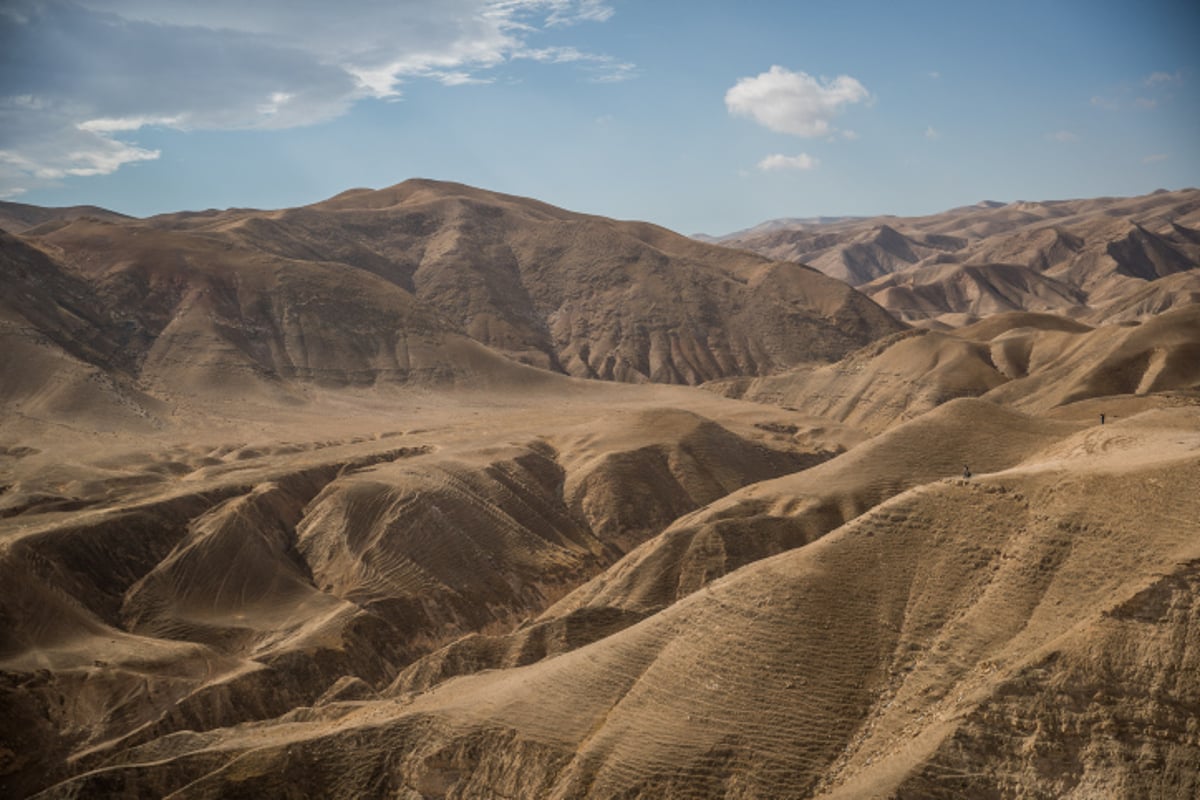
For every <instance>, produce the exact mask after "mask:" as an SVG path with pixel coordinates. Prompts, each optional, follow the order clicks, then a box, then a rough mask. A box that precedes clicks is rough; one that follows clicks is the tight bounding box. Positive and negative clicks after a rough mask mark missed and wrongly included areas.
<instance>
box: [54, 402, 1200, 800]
mask: <svg viewBox="0 0 1200 800" xmlns="http://www.w3.org/2000/svg"><path fill="white" fill-rule="evenodd" d="M1198 423H1200V417H1197V411H1196V409H1195V408H1189V409H1181V410H1175V411H1157V412H1148V413H1147V414H1144V415H1140V416H1137V417H1134V418H1131V419H1128V420H1125V421H1122V422H1120V423H1117V424H1112V425H1109V426H1105V428H1103V429H1100V428H1099V427H1097V428H1092V429H1088V430H1084V431H1080V432H1079V433H1076V434H1074V435H1073V436H1070V437H1068V438H1067V439H1066V440H1064V441H1062V442H1060V443H1058V444H1056V445H1051V446H1050V447H1048V448H1046V449H1045V450H1043V451H1042V452H1040V453H1036V454H1034V455H1031V456H1030V457H1029V458H1027V459H1025V460H1024V461H1023V462H1022V463H1021V464H1018V465H1017V466H1015V467H1012V468H1009V469H1007V470H1004V471H1001V472H999V473H992V474H987V475H977V476H976V477H975V478H973V479H972V480H971V481H970V482H963V481H960V480H953V479H951V480H940V481H935V482H933V483H929V484H924V485H922V486H919V487H916V488H914V489H912V490H909V491H907V492H904V493H901V494H899V495H897V496H896V497H894V498H893V499H892V500H891V501H888V502H886V503H883V504H881V505H879V506H878V507H876V508H875V509H873V510H872V511H870V512H868V513H867V514H864V515H862V516H860V517H858V518H857V519H855V520H854V521H852V522H851V523H849V524H847V525H844V526H842V527H841V528H839V529H838V530H836V531H834V532H833V533H831V534H829V535H827V536H825V537H824V538H822V539H820V540H818V541H817V542H815V543H813V544H810V545H808V546H805V547H801V548H798V549H794V550H790V551H788V552H786V553H783V554H781V555H778V556H776V557H774V558H770V559H766V560H762V561H757V562H755V563H753V564H751V565H749V566H747V567H745V568H743V569H741V570H738V571H736V572H734V573H733V574H731V575H730V576H728V577H726V578H724V579H721V580H718V581H716V582H715V583H713V584H711V585H710V586H708V587H707V588H706V589H704V590H703V591H699V592H696V593H693V594H691V595H690V596H688V597H687V598H685V599H683V600H681V601H679V602H677V603H675V604H674V605H672V606H670V607H669V608H667V609H666V610H664V611H662V612H660V613H659V614H656V615H654V616H652V617H650V618H648V619H646V620H645V621H643V622H642V623H640V624H638V625H635V626H633V627H630V628H627V629H625V630H623V631H622V632H620V633H617V634H615V635H612V636H609V637H607V638H605V639H603V640H601V641H599V642H596V643H594V644H591V645H588V646H586V647H583V648H580V649H577V650H572V651H570V652H567V653H565V654H563V655H560V656H558V657H555V658H549V659H546V660H543V661H540V662H538V663H537V664H534V665H531V666H527V667H522V668H517V669H512V670H501V671H492V672H486V673H483V674H480V675H476V676H471V677H465V678H459V679H456V680H452V681H449V682H447V683H445V684H443V685H441V686H439V687H437V688H435V689H434V690H432V691H430V692H427V693H425V694H422V695H419V696H416V697H405V696H400V697H395V698H385V699H380V700H371V701H366V702H355V703H341V704H336V703H335V704H332V705H326V706H322V707H317V708H314V709H311V710H303V711H301V712H299V713H297V714H294V715H292V716H291V717H290V718H289V719H288V720H287V721H284V720H280V721H277V722H274V723H271V724H268V725H247V726H241V727H239V728H233V729H227V730H225V731H215V732H212V733H210V734H180V735H178V736H176V737H173V738H172V739H171V741H170V742H169V743H168V742H166V741H162V742H155V743H150V744H147V745H145V746H144V747H142V748H139V749H136V750H133V751H130V752H128V753H127V754H125V755H124V756H123V757H122V758H121V760H120V762H117V763H110V764H109V765H108V766H102V767H99V768H98V769H96V770H95V771H93V772H91V773H88V774H86V775H83V776H81V777H79V778H77V779H75V780H74V781H73V783H72V784H69V785H68V786H64V787H62V791H71V792H74V791H84V792H86V791H96V790H100V789H104V790H108V791H114V790H122V789H124V790H129V789H132V788H134V787H158V790H167V791H169V790H173V789H177V790H179V791H178V796H188V797H215V796H230V795H231V794H236V795H239V796H240V795H249V794H251V793H261V792H278V791H280V790H282V789H283V788H284V787H285V786H289V785H291V786H296V785H303V786H304V787H305V791H310V792H312V791H316V792H318V793H322V794H327V795H329V796H345V797H350V796H356V795H361V794H363V793H387V794H398V795H399V796H404V797H419V796H442V795H443V794H446V793H453V794H454V795H455V796H482V795H486V794H498V795H506V796H515V795H526V796H528V795H530V794H533V795H537V796H547V797H559V796H561V797H576V796H596V797H610V796H630V797H633V796H638V797H649V796H655V797H694V796H703V795H717V794H723V795H725V796H733V797H777V796H811V795H815V796H847V797H863V796H888V795H891V794H892V793H895V792H898V793H900V794H901V795H903V796H931V795H932V796H947V797H949V796H962V795H963V794H967V795H977V796H978V795H988V794H996V795H998V796H1008V795H1012V796H1016V795H1029V794H1036V795H1043V794H1045V795H1051V794H1053V795H1058V796H1067V797H1121V796H1134V795H1138V796H1157V797H1180V796H1187V795H1188V794H1191V793H1194V791H1195V790H1196V788H1197V784H1196V774H1197V767H1198V766H1200V746H1197V744H1196V742H1195V741H1194V731H1192V729H1191V727H1190V726H1189V719H1191V717H1192V714H1193V713H1194V712H1192V711H1190V709H1195V708H1196V703H1197V698H1196V695H1195V685H1194V681H1191V680H1189V679H1187V677H1186V676H1188V675H1190V674H1192V673H1193V671H1194V670H1195V669H1196V667H1197V666H1200V664H1198V663H1197V662H1196V653H1197V652H1200V650H1197V648H1196V646H1195V643H1196V642H1195V639H1196V633H1197V631H1196V626H1195V620H1196V615H1195V605H1194V599H1195V572H1196V568H1195V564H1196V563H1197V561H1198V560H1200V551H1198V550H1197V542H1196V539H1195V528H1194V521H1195V519H1196V518H1197V517H1198V515H1200V506H1198V505H1197V499H1196V495H1195V493H1194V492H1191V491H1189V488H1190V487H1193V486H1195V485H1196V482H1197V481H1198V480H1200V435H1198V434H1197V430H1200V424H1198ZM696 631H703V632H704V634H703V635H702V636H697V635H696V634H695V632H696ZM1151 765H1161V766H1159V767H1158V768H1154V769H1151V768H1150V767H1151Z"/></svg>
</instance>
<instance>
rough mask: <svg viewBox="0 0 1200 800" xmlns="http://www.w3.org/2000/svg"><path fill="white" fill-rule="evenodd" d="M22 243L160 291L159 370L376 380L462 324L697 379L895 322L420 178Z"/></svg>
mask: <svg viewBox="0 0 1200 800" xmlns="http://www.w3.org/2000/svg"><path fill="white" fill-rule="evenodd" d="M31 241H32V242H33V243H34V244H36V245H37V246H40V247H42V248H44V249H46V250H47V252H49V253H51V254H52V255H53V256H54V257H56V258H58V259H60V260H61V261H63V262H64V263H65V264H67V265H69V266H70V267H71V268H72V269H74V270H75V271H77V272H79V273H80V274H83V275H85V276H89V278H90V280H92V281H95V282H97V283H98V284H99V285H100V287H101V292H100V297H101V299H103V300H105V301H107V302H109V303H112V304H117V305H129V304H130V301H131V299H132V298H133V297H135V296H139V297H140V296H141V293H143V292H149V293H150V295H149V297H147V298H143V299H142V300H141V301H140V302H139V303H138V305H139V306H140V307H142V308H144V309H145V310H141V311H139V313H140V314H141V315H142V318H140V319H138V320H137V323H138V324H139V325H140V326H143V327H144V328H145V333H144V335H145V337H146V338H147V340H151V339H152V340H153V347H152V349H153V352H147V353H145V354H144V358H145V367H144V368H145V369H147V370H150V371H151V372H155V373H157V372H158V371H159V370H160V368H162V369H166V370H167V372H168V373H169V370H170V369H171V367H170V365H171V364H178V363H181V362H188V363H194V362H197V361H200V362H219V363H220V364H222V365H228V366H229V367H230V368H231V369H234V368H235V366H234V365H235V364H237V365H238V366H237V367H236V368H240V369H241V371H242V372H243V373H245V374H246V375H248V376H249V375H251V374H265V375H269V376H275V377H283V378H287V377H291V376H293V375H296V374H306V375H308V376H309V377H311V378H313V379H325V380H327V381H339V382H355V381H358V382H361V381H370V380H374V379H375V378H377V377H379V378H387V377H389V376H396V375H400V374H405V373H407V372H409V371H414V370H415V371H416V372H418V373H422V372H430V371H436V370H437V369H438V368H439V367H438V365H439V364H441V363H442V362H441V361H440V360H439V359H438V358H436V357H433V356H430V355H428V354H427V353H425V352H417V351H424V350H428V347H427V345H428V346H432V347H434V348H436V347H440V346H441V345H440V341H441V340H440V339H438V341H437V342H433V341H432V339H430V337H431V336H432V337H434V338H437V337H444V336H447V335H449V334H450V333H452V332H453V333H457V334H461V335H465V336H467V337H470V338H471V339H473V340H474V341H476V342H479V343H481V344H483V345H486V346H487V347H490V348H492V349H493V350H496V351H498V352H500V353H503V354H505V355H508V356H510V357H513V358H516V359H518V360H520V361H524V362H526V363H531V364H535V365H537V366H540V367H543V368H549V369H552V370H556V371H560V372H565V373H567V374H570V375H575V376H578V377H595V378H601V379H606V380H619V381H629V382H639V381H654V382H660V383H693V384H694V383H700V382H702V381H705V380H711V379H713V378H719V377H725V376H730V375H761V374H769V373H771V372H774V371H776V370H778V369H781V368H785V367H788V366H792V365H795V364H797V363H802V362H806V361H811V360H826V361H827V360H833V359H836V358H838V357H840V356H842V355H844V354H845V353H847V352H849V351H850V350H853V349H856V348H857V347H859V346H861V345H863V344H865V343H866V342H868V341H870V340H872V339H874V338H876V337H877V336H879V335H882V334H885V333H890V332H893V331H895V330H898V329H899V328H900V327H901V326H900V325H899V324H898V323H896V321H895V320H894V319H892V318H891V317H890V316H889V315H888V314H887V313H886V312H884V311H883V310H882V309H880V308H879V307H878V306H876V305H875V304H874V303H872V302H870V301H868V300H866V299H865V298H864V297H862V296H861V295H860V294H859V293H857V292H855V291H853V290H851V289H849V287H847V286H845V285H844V284H842V283H840V282H838V281H833V280H829V279H828V278H826V277H825V276H823V275H821V274H820V273H819V272H817V271H815V270H812V269H809V268H806V267H801V266H798V265H796V264H791V263H786V262H773V261H769V260H767V259H764V258H761V257H759V256H753V255H750V254H747V253H741V252H737V251H733V250H729V249H726V248H721V247H715V246H711V245H706V244H701V243H699V242H695V241H693V240H691V239H688V238H686V237H682V236H679V235H677V234H674V233H671V232H670V231H667V230H665V229H662V228H658V227H655V226H653V225H649V224H646V223H639V222H618V221H615V220H611V219H605V218H602V217H592V216H587V215H582V214H574V213H571V212H568V211H564V210H562V209H559V208H555V207H553V206H549V205H546V204H544V203H539V202H537V201H533V200H528V199H524V198H518V197H512V196H508V195H501V194H496V193H492V192H486V191H483V190H479V189H473V188H470V187H466V186H461V185H458V184H446V183H438V182H434V181H424V180H412V181H406V182H405V183H402V184H399V185H397V186H394V187H391V188H389V189H384V190H379V191H369V190H353V191H350V192H346V193H343V194H341V195H338V196H337V197H334V198H332V199H330V200H327V201H325V202H322V203H317V204H315V205H312V206H306V207H304V208H297V209H288V210H283V211H265V212H264V211H252V210H230V211H224V212H216V211H214V212H201V213H186V214H175V215H166V216H161V217H155V218H152V219H150V220H146V221H136V222H130V223H123V224H103V223H100V222H97V221H94V220H77V221H75V222H71V223H68V224H65V225H60V226H58V227H56V228H55V229H53V230H48V231H46V232H45V233H42V234H40V235H37V236H33V237H32V238H31ZM360 304H362V305H364V306H365V308H368V309H370V311H369V313H366V314H364V313H363V312H362V311H355V312H353V314H352V313H351V310H352V309H356V308H358V306H359V305H360ZM351 316H354V317H358V318H360V319H358V320H357V321H355V322H353V323H351V322H349V321H345V322H338V323H336V324H338V325H340V329H339V330H338V331H320V332H318V331H314V330H310V329H309V327H308V326H309V325H310V324H312V321H313V320H314V319H315V318H317V317H319V318H320V319H322V320H324V322H323V323H322V324H326V325H328V324H332V323H331V320H346V319H347V318H349V317H351ZM210 320H219V322H217V321H210ZM383 331H388V333H386V334H384V333H382V332H383ZM306 342H312V343H313V346H314V348H317V349H313V350H310V348H309V346H308V345H307V344H305V343H306ZM339 342H340V343H341V344H338V343H339ZM351 342H353V343H354V346H351ZM320 348H324V349H323V350H322V349H320ZM412 358H416V359H417V363H410V359H412ZM221 368H224V367H221ZM196 377H197V379H198V380H199V381H201V382H204V381H205V380H206V379H205V378H204V376H203V375H199V376H196ZM166 379H167V381H168V382H172V383H173V382H175V380H176V377H175V376H173V375H170V374H168V375H167V377H166ZM247 379H249V378H247Z"/></svg>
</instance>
